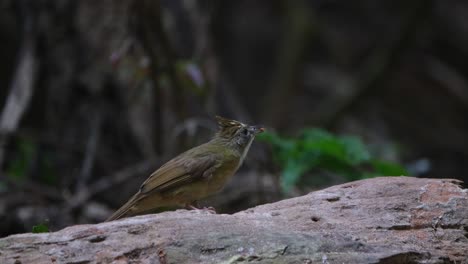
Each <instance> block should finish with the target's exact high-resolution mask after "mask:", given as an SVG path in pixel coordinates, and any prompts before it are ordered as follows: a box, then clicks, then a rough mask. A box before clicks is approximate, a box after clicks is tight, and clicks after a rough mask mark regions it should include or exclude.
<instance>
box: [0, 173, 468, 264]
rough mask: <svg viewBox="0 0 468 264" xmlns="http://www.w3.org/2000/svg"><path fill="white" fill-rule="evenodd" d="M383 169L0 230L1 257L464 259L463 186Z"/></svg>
mask: <svg viewBox="0 0 468 264" xmlns="http://www.w3.org/2000/svg"><path fill="white" fill-rule="evenodd" d="M459 183H460V182H458V181H456V180H449V179H419V178H412V177H382V178H374V179H367V180H361V181H356V182H351V183H346V184H342V185H337V186H333V187H330V188H327V189H324V190H321V191H316V192H312V193H310V194H308V195H305V196H302V197H297V198H292V199H287V200H283V201H279V202H277V203H273V204H266V205H261V206H258V207H255V208H251V209H248V210H246V211H242V212H239V213H236V214H233V215H218V214H211V213H209V212H208V211H204V210H199V211H198V210H195V211H187V210H177V211H174V212H165V213H160V214H154V215H145V216H137V217H132V218H127V219H122V220H119V221H113V222H108V223H101V224H96V225H78V226H71V227H68V228H65V229H63V230H60V231H57V232H53V233H47V234H20V235H13V236H10V237H6V238H3V239H0V263H17V264H18V263H110V262H113V263H161V264H163V263H245V262H249V261H252V262H255V263H468V262H467V260H468V219H467V216H468V192H467V190H463V189H462V188H460V186H459V185H458V184H459Z"/></svg>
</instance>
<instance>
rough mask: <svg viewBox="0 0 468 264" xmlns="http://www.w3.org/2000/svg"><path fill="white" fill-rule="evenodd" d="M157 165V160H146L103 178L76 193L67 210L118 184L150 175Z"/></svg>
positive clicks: (69, 201) (68, 203)
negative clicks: (136, 177)
mask: <svg viewBox="0 0 468 264" xmlns="http://www.w3.org/2000/svg"><path fill="white" fill-rule="evenodd" d="M156 163H157V160H145V161H142V162H140V163H137V164H135V165H132V166H129V167H126V168H124V169H123V170H120V171H118V172H116V173H115V174H113V175H110V176H106V177H103V178H101V179H100V180H98V181H97V182H95V183H93V184H91V185H89V186H88V188H83V189H81V191H80V192H77V193H75V194H74V195H73V197H71V198H70V199H69V200H68V202H67V209H69V210H73V209H76V208H78V207H80V206H82V205H83V204H85V203H86V202H87V201H88V200H89V199H91V198H92V197H94V196H95V195H97V194H100V193H102V192H104V191H107V190H109V189H110V188H112V187H115V186H116V185H118V184H121V183H124V182H125V181H127V180H129V179H131V178H133V177H135V176H137V175H141V174H145V173H148V172H149V171H150V170H151V169H154V167H155V166H154V164H156Z"/></svg>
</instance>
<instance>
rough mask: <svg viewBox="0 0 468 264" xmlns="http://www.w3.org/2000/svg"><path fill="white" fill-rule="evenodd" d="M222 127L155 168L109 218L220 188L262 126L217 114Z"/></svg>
mask: <svg viewBox="0 0 468 264" xmlns="http://www.w3.org/2000/svg"><path fill="white" fill-rule="evenodd" d="M215 119H216V121H217V123H218V126H219V130H218V132H217V133H216V134H215V135H214V136H213V138H212V139H211V140H210V141H208V142H206V143H204V144H202V145H199V146H197V147H194V148H192V149H189V150H187V151H185V152H183V153H182V154H179V155H178V156H176V157H175V158H173V159H171V160H169V161H168V162H167V163H165V164H164V165H162V166H161V167H160V168H159V169H157V170H156V171H155V172H153V173H152V174H151V175H150V176H149V177H148V179H146V180H145V181H144V182H143V184H142V185H141V186H140V189H139V190H138V192H137V193H136V194H135V195H133V196H132V197H131V198H130V200H128V202H126V203H125V204H124V205H123V206H122V207H120V208H119V209H118V210H117V211H116V212H115V213H114V214H112V215H111V216H110V217H109V218H108V219H107V220H106V221H112V220H117V219H120V218H125V217H130V216H135V215H139V214H144V213H149V212H151V211H153V210H154V209H156V208H160V207H169V206H187V207H190V208H192V209H195V208H196V207H194V206H193V205H192V204H194V203H196V202H197V201H199V200H200V199H203V198H206V197H207V196H210V195H212V194H215V193H217V192H219V191H220V190H221V189H222V188H223V187H224V186H225V184H226V183H227V182H228V180H229V179H230V178H231V177H232V176H233V175H234V174H235V172H236V171H237V169H238V168H239V167H240V166H241V165H242V162H243V161H244V159H245V156H246V155H247V152H248V151H249V149H250V146H251V144H252V142H253V140H254V139H255V136H256V135H257V134H258V133H261V132H263V131H264V128H263V127H261V126H252V125H247V124H244V123H242V122H239V121H236V120H233V119H228V118H224V117H221V116H215Z"/></svg>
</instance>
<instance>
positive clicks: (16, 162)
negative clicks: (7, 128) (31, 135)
mask: <svg viewBox="0 0 468 264" xmlns="http://www.w3.org/2000/svg"><path fill="white" fill-rule="evenodd" d="M36 149H37V146H36V145H35V144H34V143H33V142H31V141H28V140H19V141H18V143H17V146H16V152H17V154H16V155H15V157H14V158H13V159H12V160H11V162H9V164H8V169H7V175H8V176H9V177H10V178H11V179H14V180H17V181H21V180H23V179H24V178H25V177H26V175H27V170H28V167H29V163H30V162H31V160H32V159H33V158H34V156H35V153H36Z"/></svg>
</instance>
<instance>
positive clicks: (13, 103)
mask: <svg viewBox="0 0 468 264" xmlns="http://www.w3.org/2000/svg"><path fill="white" fill-rule="evenodd" d="M20 3H21V8H22V11H23V12H24V16H25V21H24V28H23V44H22V47H21V49H20V51H19V54H20V55H19V59H18V64H17V65H18V66H17V68H16V71H15V75H14V77H13V81H12V84H11V87H10V93H9V94H8V96H7V99H6V103H5V106H4V108H3V111H2V113H1V116H0V168H1V167H2V164H3V161H4V158H5V157H4V156H5V148H6V145H7V143H8V138H9V136H10V135H11V134H13V133H14V132H15V131H16V130H17V128H18V125H19V122H20V120H21V118H22V117H23V115H24V112H25V111H26V109H27V107H28V106H29V103H30V101H31V98H32V94H33V89H34V87H33V85H34V80H35V77H36V70H37V69H36V67H37V66H36V64H37V62H36V57H35V50H34V49H35V37H34V34H33V25H34V24H33V23H34V19H33V17H32V14H31V12H30V11H31V10H30V7H29V6H28V5H29V4H30V3H29V2H28V1H21V2H20Z"/></svg>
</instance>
